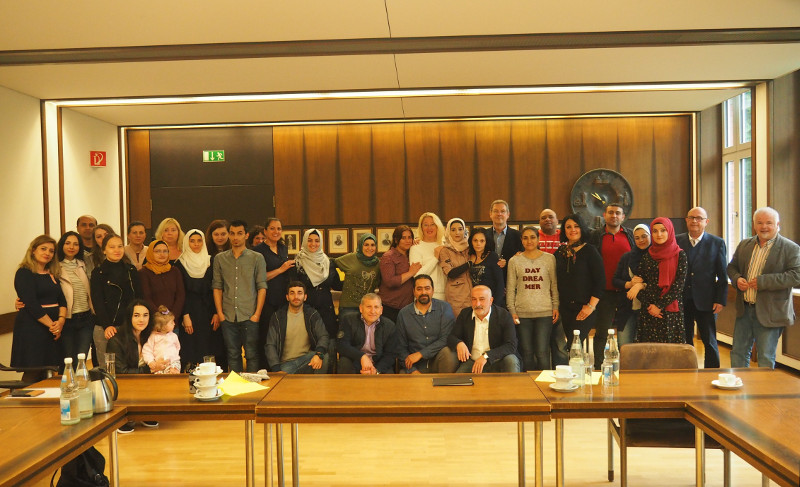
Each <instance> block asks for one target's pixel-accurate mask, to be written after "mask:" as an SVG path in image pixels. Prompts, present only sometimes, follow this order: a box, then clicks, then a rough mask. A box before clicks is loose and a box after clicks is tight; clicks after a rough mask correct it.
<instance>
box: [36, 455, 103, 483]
mask: <svg viewBox="0 0 800 487" xmlns="http://www.w3.org/2000/svg"><path fill="white" fill-rule="evenodd" d="M105 468H106V459H105V457H103V454H102V453H100V452H99V451H97V448H95V447H93V446H90V447H89V448H88V449H87V450H86V451H85V452H83V453H81V454H80V455H78V456H77V457H75V458H73V459H72V460H70V461H68V462H67V463H65V464H64V466H63V467H61V477H59V479H58V483H57V484H55V487H109V482H108V477H106V476H105V474H103V471H104V470H105ZM56 473H58V471H56ZM56 473H54V474H53V477H52V478H51V479H50V487H53V479H55V477H56Z"/></svg>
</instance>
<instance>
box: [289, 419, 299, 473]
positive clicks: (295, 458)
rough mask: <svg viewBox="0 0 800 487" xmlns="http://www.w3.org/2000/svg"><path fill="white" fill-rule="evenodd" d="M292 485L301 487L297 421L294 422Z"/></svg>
mask: <svg viewBox="0 0 800 487" xmlns="http://www.w3.org/2000/svg"><path fill="white" fill-rule="evenodd" d="M291 428H292V487H300V462H299V459H298V456H297V423H292V426H291Z"/></svg>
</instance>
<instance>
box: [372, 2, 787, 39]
mask: <svg viewBox="0 0 800 487" xmlns="http://www.w3.org/2000/svg"><path fill="white" fill-rule="evenodd" d="M386 3H387V9H388V11H389V19H390V22H391V28H392V36H394V37H417V36H456V35H496V34H520V33H545V32H546V33H555V32H609V31H635V30H680V29H728V28H737V29H741V28H748V27H796V26H798V25H800V2H798V1H796V0H760V1H759V2H758V3H757V4H754V3H753V2H752V1H750V0H703V1H699V2H698V1H697V0H673V1H670V2H642V1H641V0H606V1H602V2H598V1H597V0H572V1H569V2H532V1H521V0H496V1H493V2H486V1H484V0H437V1H435V2H431V1H430V0H387V2H386Z"/></svg>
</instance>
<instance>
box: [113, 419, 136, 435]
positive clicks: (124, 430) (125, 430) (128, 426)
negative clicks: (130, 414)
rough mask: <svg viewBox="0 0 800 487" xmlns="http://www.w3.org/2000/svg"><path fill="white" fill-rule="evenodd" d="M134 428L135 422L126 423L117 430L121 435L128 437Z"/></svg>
mask: <svg viewBox="0 0 800 487" xmlns="http://www.w3.org/2000/svg"><path fill="white" fill-rule="evenodd" d="M133 426H134V422H133V421H130V422H128V423H125V424H123V425H122V426H120V427H119V428H117V433H119V434H121V435H126V434H128V433H133Z"/></svg>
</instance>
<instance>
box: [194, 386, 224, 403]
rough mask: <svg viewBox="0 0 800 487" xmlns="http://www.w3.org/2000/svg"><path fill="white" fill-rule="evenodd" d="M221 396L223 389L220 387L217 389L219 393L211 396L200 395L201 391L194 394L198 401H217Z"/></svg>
mask: <svg viewBox="0 0 800 487" xmlns="http://www.w3.org/2000/svg"><path fill="white" fill-rule="evenodd" d="M220 397H222V391H221V390H219V389H217V394H216V395H215V396H211V397H203V396H201V395H200V393H199V392H198V393H196V394H195V395H194V398H195V399H197V400H198V401H216V400H217V399H219V398H220Z"/></svg>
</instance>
